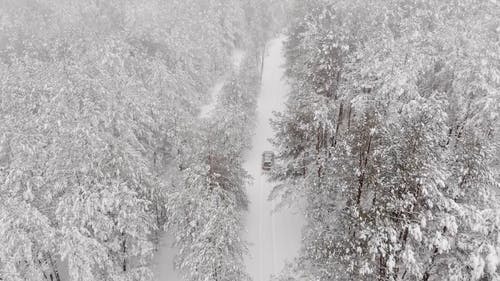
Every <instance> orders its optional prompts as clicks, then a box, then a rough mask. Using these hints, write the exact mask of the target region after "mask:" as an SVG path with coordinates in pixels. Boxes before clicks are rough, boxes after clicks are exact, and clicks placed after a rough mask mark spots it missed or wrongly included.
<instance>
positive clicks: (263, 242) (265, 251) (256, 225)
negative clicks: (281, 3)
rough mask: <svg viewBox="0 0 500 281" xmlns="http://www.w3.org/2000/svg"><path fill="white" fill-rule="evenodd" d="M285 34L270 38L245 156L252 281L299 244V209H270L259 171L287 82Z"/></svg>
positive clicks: (271, 271)
mask: <svg viewBox="0 0 500 281" xmlns="http://www.w3.org/2000/svg"><path fill="white" fill-rule="evenodd" d="M284 39H285V38H284V37H279V38H277V39H275V40H272V41H271V42H269V45H268V54H267V56H266V57H265V59H264V69H263V75H262V88H261V93H260V96H259V100H258V104H257V126H256V130H255V135H254V137H253V140H252V150H251V151H250V152H249V153H248V155H247V157H246V159H245V160H246V162H245V165H244V168H245V169H246V170H247V171H248V173H249V174H250V175H251V176H252V177H253V178H254V183H253V185H251V186H248V188H247V195H248V198H249V200H250V208H249V212H248V215H247V218H246V229H247V233H246V237H245V238H246V240H247V241H248V242H249V243H250V245H249V252H250V253H249V256H247V257H246V265H247V270H248V272H249V274H250V276H251V277H252V278H253V281H268V280H269V278H270V276H271V275H275V274H278V273H279V272H280V271H281V269H282V268H283V266H284V264H285V262H286V261H287V260H288V261H290V260H292V259H293V258H294V257H295V256H296V255H297V253H298V250H299V248H300V244H301V229H302V225H303V221H304V220H303V217H302V216H301V215H300V214H299V213H300V212H298V211H294V210H292V209H282V210H280V211H278V212H275V213H272V212H271V211H272V210H273V206H274V202H270V201H268V200H267V198H268V196H269V193H270V192H271V190H272V187H273V183H269V182H267V176H265V175H264V174H263V173H262V169H261V157H262V156H261V155H262V152H263V151H265V150H272V145H271V144H270V143H269V141H268V139H269V138H271V137H272V136H273V130H272V128H271V126H270V123H269V119H270V118H272V117H273V111H282V110H283V109H284V105H285V100H286V94H287V92H288V90H289V86H288V85H287V84H286V82H285V81H284V80H283V75H284V68H283V64H284V62H285V59H284V56H283V53H282V46H283V41H284Z"/></svg>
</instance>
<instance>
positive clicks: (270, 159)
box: [262, 151, 274, 171]
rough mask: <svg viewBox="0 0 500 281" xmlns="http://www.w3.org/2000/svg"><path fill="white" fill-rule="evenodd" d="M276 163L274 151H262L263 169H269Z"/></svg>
mask: <svg viewBox="0 0 500 281" xmlns="http://www.w3.org/2000/svg"><path fill="white" fill-rule="evenodd" d="M273 164H274V152H272V151H264V152H263V153H262V170H265V171H269V170H271V167H272V166H273Z"/></svg>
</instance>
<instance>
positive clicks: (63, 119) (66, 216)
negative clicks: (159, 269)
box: [0, 0, 265, 281]
mask: <svg viewBox="0 0 500 281" xmlns="http://www.w3.org/2000/svg"><path fill="white" fill-rule="evenodd" d="M245 5H249V4H248V3H247V1H227V0H213V1H206V0H188V1H185V0H183V1H177V0H168V1H143V0H141V1H135V0H132V1H128V0H127V1H123V0H112V1H108V0H106V1H100V0H99V1H86V0H84V1H80V0H79V1H73V0H71V1H59V0H48V1H35V0H25V1H17V0H15V1H14V0H12V1H10V0H9V1H3V2H2V4H1V5H0V81H1V82H0V279H2V280H9V281H10V280H60V278H61V277H60V276H61V274H60V273H59V272H60V271H61V270H63V268H61V266H67V268H65V269H64V270H65V271H68V272H69V274H70V279H71V280H75V281H76V280H85V281H91V280H150V279H151V272H150V270H149V260H150V258H151V255H152V254H153V252H154V249H155V243H156V235H157V232H158V231H159V230H161V229H163V227H164V225H165V224H167V225H169V226H172V227H173V226H174V224H175V222H176V221H178V220H182V219H183V218H184V214H181V213H178V210H176V211H174V212H168V211H171V210H175V207H176V206H169V205H167V204H170V203H173V202H174V201H173V200H172V197H174V196H178V194H177V193H175V191H177V190H179V189H181V190H182V189H184V190H185V191H186V192H187V193H185V194H184V195H186V196H188V197H186V198H182V200H183V201H182V202H181V201H178V202H176V203H177V204H183V208H184V206H188V205H190V204H191V202H192V201H193V200H199V199H203V201H197V202H195V203H193V204H195V205H196V204H198V205H197V207H196V208H195V209H194V210H195V212H196V216H197V217H195V218H196V219H200V222H203V224H204V225H203V228H197V227H195V226H193V227H194V229H195V230H196V231H197V233H196V234H197V235H199V236H198V237H194V238H193V237H192V239H195V240H190V241H188V242H186V244H184V245H183V246H185V249H184V251H183V252H182V253H181V259H182V258H184V257H185V255H190V256H191V257H193V258H196V259H198V262H199V263H200V265H199V266H198V265H196V266H193V267H189V266H191V265H189V266H187V267H186V266H183V265H181V269H183V270H184V269H193V268H196V269H195V270H199V273H200V274H202V273H203V272H205V273H206V272H212V271H213V270H214V268H215V270H216V272H219V273H217V274H225V275H222V276H224V278H219V277H217V278H216V279H215V280H238V278H236V277H238V276H244V274H243V273H242V272H241V267H239V268H237V267H235V266H233V264H234V263H237V262H238V258H236V257H235V258H231V257H230V255H228V256H227V257H226V260H219V257H220V255H222V254H226V252H230V253H234V255H235V256H241V252H242V251H243V250H244V245H243V243H242V242H241V241H236V240H231V239H237V238H238V237H239V234H240V232H241V231H240V229H241V225H240V216H241V208H242V206H241V205H242V204H243V205H244V203H245V198H244V195H243V194H242V193H241V190H239V189H241V186H242V181H243V179H244V173H243V172H242V170H241V168H239V169H238V168H237V167H238V166H237V165H235V162H234V161H238V156H239V154H238V153H241V149H242V148H241V146H242V145H243V144H242V143H241V142H240V139H238V138H237V137H238V134H243V133H242V132H239V133H235V134H236V135H235V136H232V135H230V136H228V138H230V139H229V140H228V141H230V143H229V142H228V143H223V141H224V139H220V140H219V139H217V142H218V143H221V147H226V148H233V149H236V151H237V152H235V151H231V150H226V151H225V152H226V153H228V155H222V157H233V158H234V159H233V158H229V160H227V162H226V161H219V160H216V161H217V162H216V163H217V164H220V165H221V167H220V168H221V170H220V171H219V170H214V172H212V170H204V169H205V165H204V164H200V163H205V160H206V159H207V158H206V156H207V153H206V152H207V151H206V150H204V149H200V147H201V148H203V147H205V146H204V145H205V144H203V143H202V142H201V140H203V139H205V136H206V132H204V131H203V130H202V129H203V127H202V126H198V125H197V114H198V110H197V108H198V107H199V105H201V104H202V103H203V102H205V101H207V100H208V97H207V96H206V94H205V93H207V92H208V91H207V90H208V88H209V86H210V85H211V84H212V83H213V82H214V81H215V79H216V78H217V77H218V76H220V74H221V73H224V72H226V71H227V70H228V69H229V65H230V62H229V56H228V55H229V53H230V51H231V49H233V48H235V47H238V48H245V47H247V46H253V45H252V44H254V42H252V40H253V38H252V37H251V36H248V35H247V34H248V30H249V29H251V30H253V29H255V28H256V25H258V24H261V21H259V19H257V20H255V19H254V20H255V22H253V23H249V22H247V21H245V19H246V18H247V17H246V14H245V10H244V7H245ZM256 8H259V7H256ZM262 8H265V7H262ZM261 14H263V13H261ZM259 30H263V29H262V28H261V29H259ZM262 38H264V37H262ZM255 44H256V43H255ZM244 94H247V93H244ZM251 94H252V96H251V97H250V98H253V97H254V93H251ZM242 106H243V105H242ZM239 113H241V112H239ZM221 116H222V115H221ZM230 116H231V115H230ZM251 116H252V115H251V114H250V115H245V118H249V117H251ZM235 120H236V119H235ZM216 124H217V123H214V125H213V126H215V125H216ZM234 125H235V124H230V125H227V126H234ZM236 127H238V126H236ZM227 128H229V127H226V129H227ZM235 130H236V129H235ZM212 132H213V131H211V133H212ZM219 132H220V133H224V134H226V133H229V132H230V131H227V132H226V131H225V130H223V129H222V128H221V129H220V130H219ZM236 132H237V130H236ZM244 132H247V131H246V130H245V131H244ZM213 137H214V138H216V137H219V136H215V135H214V136H213ZM198 145H200V147H198ZM217 157H218V156H217ZM198 161H202V162H198ZM198 167H201V168H200V169H198ZM228 167H229V168H231V169H230V170H225V168H228ZM210 169H214V168H213V167H212V168H210ZM234 169H235V170H234ZM226 172H227V173H228V174H225V173H226ZM200 173H201V174H207V175H210V176H209V177H207V178H204V179H203V185H204V186H205V187H206V189H203V188H201V186H198V188H191V187H192V185H193V184H198V185H199V184H200V182H199V181H198V182H197V181H194V182H193V180H194V178H193V175H195V174H200ZM220 177H231V179H230V180H229V184H225V183H224V184H223V183H222V182H221V181H220V180H218V178H220ZM209 181H210V182H209ZM216 186H224V188H225V189H228V190H230V191H231V192H233V193H234V194H233V193H232V194H231V195H230V196H229V195H227V194H226V193H225V191H224V190H225V189H219V188H215V187H216ZM198 195H200V196H201V197H199V196H198ZM226 196H228V198H229V199H228V198H226ZM233 197H234V198H233ZM213 213H217V214H218V215H217V216H214V217H213V218H212V214H213ZM168 216H171V217H168ZM195 218H193V221H194V219H195ZM204 218H212V219H210V220H205V219H204ZM228 221H230V223H227V222H228ZM189 223H191V222H189ZM207 223H208V224H207ZM176 226H177V225H176ZM221 228H223V229H221ZM184 230H185V229H184ZM184 230H183V231H184ZM223 234H224V235H223ZM214 239H218V240H214ZM212 243H216V244H213V245H214V246H215V247H214V248H210V247H209V246H210V245H212ZM221 243H222V244H221ZM207 245H208V246H207ZM220 245H225V246H226V248H225V249H224V251H225V252H218V253H216V252H214V251H217V250H218V249H219V247H218V246H220ZM233 248H234V249H233ZM196 249H199V250H201V251H205V250H207V251H208V250H211V251H212V252H210V251H208V252H206V254H205V255H200V254H199V251H197V250H196ZM186 251H189V253H188V252H186ZM218 255H219V256H218ZM207 257H210V258H211V259H215V262H217V263H219V262H221V263H223V262H226V263H227V264H222V265H220V266H222V267H223V269H224V270H225V271H218V270H219V268H218V267H217V266H219V265H217V266H215V265H214V264H213V263H210V262H207V260H203V258H207ZM61 260H62V261H64V262H62V263H61V262H60V261H61ZM185 260H187V261H188V262H189V263H191V262H193V261H195V262H196V260H195V259H185ZM202 268H207V270H208V271H203V270H202ZM229 269H231V270H234V272H233V273H230V272H229ZM205 278H207V275H203V276H202V275H199V276H197V277H196V278H192V279H190V280H205Z"/></svg>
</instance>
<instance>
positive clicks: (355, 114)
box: [274, 0, 500, 281]
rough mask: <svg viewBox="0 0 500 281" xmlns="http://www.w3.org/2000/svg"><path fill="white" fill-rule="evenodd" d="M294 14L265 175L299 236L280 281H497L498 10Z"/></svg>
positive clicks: (436, 4) (436, 7) (458, 6)
mask: <svg viewBox="0 0 500 281" xmlns="http://www.w3.org/2000/svg"><path fill="white" fill-rule="evenodd" d="M296 8H297V9H296V11H295V14H294V17H295V20H294V22H293V23H292V25H291V27H290V29H289V39H288V42H287V46H286V55H287V76H288V78H289V80H290V81H291V83H292V92H291V93H290V97H289V101H288V103H287V110H286V112H284V113H283V114H280V115H278V116H277V117H276V120H275V122H274V123H275V124H274V125H275V129H276V133H277V135H276V138H275V145H276V147H277V148H278V149H279V158H280V160H281V164H280V165H279V166H278V167H276V169H275V170H274V177H275V179H277V180H282V181H284V182H285V183H284V184H283V185H280V186H279V187H277V188H276V190H275V193H283V194H284V195H286V196H287V197H288V198H289V200H290V198H291V199H293V198H294V197H295V196H305V198H307V209H306V218H307V225H306V227H305V230H304V245H303V249H302V252H301V256H300V257H299V258H298V259H297V260H296V261H295V263H294V264H291V265H290V267H289V268H288V270H287V271H285V272H284V274H283V276H282V277H281V278H282V280H426V281H427V280H498V279H499V278H500V274H499V269H498V268H499V262H498V261H499V258H498V257H499V255H500V235H499V226H500V225H499V222H500V221H499V206H498V203H497V200H495V192H496V191H497V190H498V186H499V183H498V178H495V177H496V176H497V175H498V166H495V165H494V162H495V161H496V157H498V155H499V154H498V140H499V138H498V136H499V133H500V132H499V129H500V127H499V125H498V124H499V122H498V120H499V117H500V116H499V113H500V108H499V104H500V93H499V90H498V89H499V88H500V49H499V44H500V42H499V40H500V35H499V34H500V20H499V19H500V6H499V4H498V3H497V2H496V1H472V0H470V1H469V0H464V1H385V0H384V1H382V0H380V1H378V0H373V1H356V0H354V1H328V0H325V1H319V0H318V1H314V0H313V1H302V2H300V3H298V5H297V7H296ZM495 167H497V168H495ZM300 276H305V277H304V278H302V277H300ZM294 278H295V279H294ZM301 278H302V279H301Z"/></svg>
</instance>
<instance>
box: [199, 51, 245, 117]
mask: <svg viewBox="0 0 500 281" xmlns="http://www.w3.org/2000/svg"><path fill="white" fill-rule="evenodd" d="M244 58H245V51H243V50H240V49H235V50H234V51H233V53H232V54H231V62H232V64H233V71H234V72H236V73H237V72H238V71H239V70H240V66H241V63H242V62H243V59H244ZM230 76H231V72H229V73H226V74H225V75H224V76H222V77H221V78H219V80H218V81H217V82H216V83H215V85H214V86H213V87H212V88H211V89H210V92H209V95H210V97H211V102H210V103H208V104H206V105H204V106H202V107H201V108H200V118H208V117H210V112H212V111H213V109H214V108H215V105H216V104H217V100H218V98H219V95H220V93H221V92H222V88H224V85H225V84H226V81H227V80H228V79H229V77H230Z"/></svg>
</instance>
